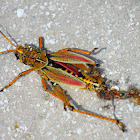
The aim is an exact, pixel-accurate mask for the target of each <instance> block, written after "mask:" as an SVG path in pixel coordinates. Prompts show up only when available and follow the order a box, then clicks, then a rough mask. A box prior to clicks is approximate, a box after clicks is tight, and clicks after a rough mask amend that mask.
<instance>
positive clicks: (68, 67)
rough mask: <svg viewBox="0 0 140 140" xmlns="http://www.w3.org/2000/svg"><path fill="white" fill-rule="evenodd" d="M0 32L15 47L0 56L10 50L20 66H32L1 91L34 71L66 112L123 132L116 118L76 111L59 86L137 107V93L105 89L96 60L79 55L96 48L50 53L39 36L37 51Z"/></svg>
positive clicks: (139, 94) (87, 53)
mask: <svg viewBox="0 0 140 140" xmlns="http://www.w3.org/2000/svg"><path fill="white" fill-rule="evenodd" d="M0 33H1V34H2V36H3V37H4V38H6V39H7V40H8V41H9V42H10V43H11V45H13V46H14V47H15V48H16V50H7V51H3V52H0V54H3V53H7V52H12V51H13V52H14V54H15V56H16V58H17V59H19V60H20V62H21V63H24V64H25V65H29V66H31V69H29V70H26V71H24V72H21V73H20V74H19V75H18V76H17V77H16V78H15V79H14V80H13V81H11V82H10V83H9V85H7V86H5V87H3V88H2V89H1V90H0V92H2V91H3V90H4V89H5V88H8V87H9V86H11V85H12V84H13V83H14V82H15V81H16V80H17V79H18V78H19V77H21V76H23V75H26V74H28V73H30V72H31V71H34V70H35V71H37V72H38V73H39V74H40V75H41V77H42V84H43V87H44V89H45V91H47V92H49V93H50V94H52V95H53V96H55V97H56V98H58V99H60V100H62V101H63V103H64V109H65V110H66V106H67V107H68V108H69V110H71V111H73V112H78V113H82V114H86V115H90V116H93V117H97V118H100V119H104V120H107V121H111V122H114V123H116V124H117V125H118V126H119V127H120V128H121V129H122V131H125V127H124V125H123V123H121V122H120V121H119V120H117V119H116V118H115V119H111V118H107V117H103V116H100V115H97V114H94V113H89V112H86V111H81V110H78V109H75V108H74V106H72V105H71V104H70V102H69V100H68V98H67V96H66V94H65V92H64V91H63V89H62V88H61V87H60V85H59V84H64V85H68V86H72V87H78V88H81V89H85V90H91V91H95V92H96V93H97V96H98V97H100V98H104V99H108V100H110V99H112V98H120V99H126V98H129V99H132V100H134V101H135V102H136V103H137V104H140V91H138V90H135V91H129V92H127V91H117V90H116V89H108V88H107V86H106V85H105V84H104V79H103V78H102V77H101V75H100V74H99V72H98V71H97V70H95V67H96V65H97V64H96V63H95V61H93V60H92V59H90V58H88V57H86V56H84V55H82V53H83V54H86V55H90V54H91V53H92V52H93V51H95V50H96V49H97V48H94V49H93V50H92V51H91V52H87V51H82V50H78V49H70V48H66V49H63V50H59V51H57V52H54V53H50V52H48V51H46V50H45V49H43V48H42V38H41V37H39V48H37V49H36V48H33V47H31V46H30V45H28V44H25V47H23V46H21V45H14V44H13V43H12V42H11V41H10V40H9V39H8V38H7V37H6V36H5V35H4V34H3V33H2V32H1V31H0ZM77 52H78V53H77ZM79 53H81V54H79ZM46 81H47V82H49V83H50V84H51V86H52V89H53V91H51V90H49V89H48V88H47V85H46Z"/></svg>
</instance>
